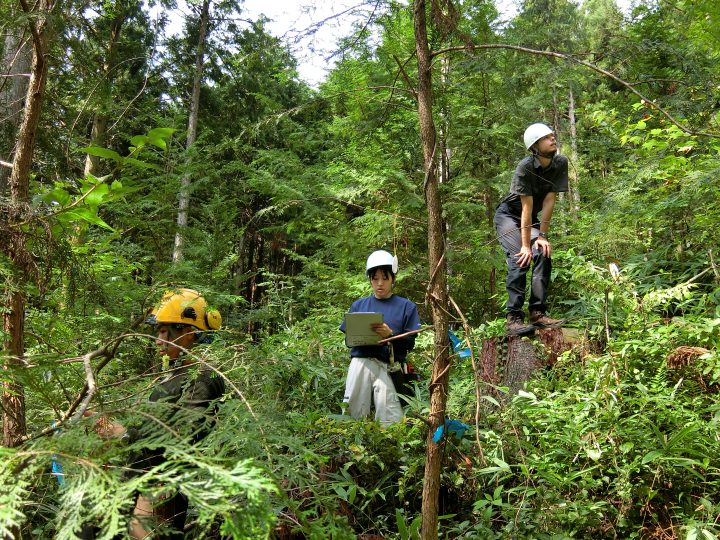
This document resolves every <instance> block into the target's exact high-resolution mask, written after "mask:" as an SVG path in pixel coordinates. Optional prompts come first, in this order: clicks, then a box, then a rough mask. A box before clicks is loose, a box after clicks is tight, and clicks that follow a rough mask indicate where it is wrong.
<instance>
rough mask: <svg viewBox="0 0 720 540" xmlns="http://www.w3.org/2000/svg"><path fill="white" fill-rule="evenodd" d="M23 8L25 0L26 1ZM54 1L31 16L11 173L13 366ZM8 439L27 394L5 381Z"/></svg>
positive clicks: (20, 342) (15, 431)
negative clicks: (29, 59) (26, 225)
mask: <svg viewBox="0 0 720 540" xmlns="http://www.w3.org/2000/svg"><path fill="white" fill-rule="evenodd" d="M22 5H23V8H24V9H26V11H29V9H28V8H26V4H25V3H24V2H23V4H22ZM51 6H52V4H51V1H50V0H40V2H39V4H38V7H37V9H36V10H34V11H33V12H32V13H31V15H32V17H31V18H30V21H31V22H30V23H29V24H30V28H31V32H32V35H33V40H32V42H33V56H32V65H31V71H30V82H29V86H28V92H27V97H26V99H25V110H24V117H23V121H22V124H21V125H20V130H19V132H18V139H17V143H16V150H15V156H14V159H13V168H12V173H11V174H10V204H9V209H8V214H7V215H8V225H9V227H8V229H7V230H8V231H9V233H8V235H7V236H8V238H6V239H5V240H4V242H3V244H2V246H3V250H4V251H6V253H7V256H8V258H9V259H10V260H11V261H12V263H13V266H14V270H15V272H14V275H15V276H16V278H15V279H11V280H8V282H7V284H6V287H5V297H6V304H5V305H6V306H7V308H8V309H7V311H6V312H5V313H4V314H3V328H4V330H5V333H6V336H7V337H6V341H5V350H6V351H7V352H8V353H9V358H8V365H7V366H6V367H7V368H8V370H9V371H10V370H12V368H19V367H20V366H22V358H23V356H24V354H25V342H24V333H25V299H24V297H23V289H24V286H23V285H24V280H25V276H26V274H27V272H28V269H29V268H30V267H31V265H32V256H31V255H30V253H29V252H28V250H27V248H26V246H25V235H24V232H23V231H22V230H21V229H20V227H18V226H16V224H18V223H21V222H23V221H24V220H25V217H26V216H27V213H28V202H29V185H30V166H31V164H32V156H33V151H34V149H35V137H36V131H37V126H38V122H39V120H40V110H41V106H42V100H43V95H44V93H45V83H46V82H47V54H48V37H47V34H46V17H47V15H48V12H49V11H50V9H51ZM2 405H3V443H4V444H5V446H16V445H17V444H18V443H19V441H20V440H21V438H22V437H23V435H25V432H26V427H25V396H24V391H23V388H22V386H21V385H19V384H15V383H9V384H6V385H5V387H4V388H3V398H2Z"/></svg>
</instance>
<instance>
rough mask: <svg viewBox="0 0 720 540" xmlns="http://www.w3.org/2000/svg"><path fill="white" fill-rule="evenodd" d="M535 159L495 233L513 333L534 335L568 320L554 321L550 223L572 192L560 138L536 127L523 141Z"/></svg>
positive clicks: (528, 161) (499, 215)
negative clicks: (563, 195) (561, 198)
mask: <svg viewBox="0 0 720 540" xmlns="http://www.w3.org/2000/svg"><path fill="white" fill-rule="evenodd" d="M523 140H524V142H525V148H527V149H528V150H529V151H530V152H532V155H530V156H527V157H525V158H524V159H522V160H521V161H520V163H518V165H517V168H516V169H515V174H514V175H513V179H512V183H511V184H510V194H509V195H508V196H506V197H505V198H504V199H503V200H502V201H500V204H498V206H497V209H496V210H495V230H496V231H497V234H498V240H499V241H500V245H501V246H502V248H503V250H504V251H505V256H506V257H507V268H508V273H507V281H506V287H507V293H508V301H507V334H508V335H510V336H518V335H520V336H523V335H531V334H533V333H534V332H535V329H536V328H556V327H558V326H560V325H561V324H562V323H563V322H564V321H561V320H557V319H552V318H550V317H548V315H547V313H546V311H547V303H546V302H547V290H548V286H549V285H550V272H551V270H552V263H551V259H550V255H551V252H552V249H551V247H550V239H549V238H550V235H549V229H550V220H551V219H552V214H553V209H554V207H555V198H556V196H557V193H560V192H563V191H567V190H568V160H567V158H566V157H565V156H561V155H559V154H558V153H557V141H556V139H555V133H554V132H553V130H552V129H550V128H549V127H548V126H546V125H545V124H532V125H530V126H529V127H528V128H527V129H526V130H525V134H524V136H523ZM531 263H532V279H531V283H530V305H529V311H530V319H529V322H530V324H526V323H525V312H524V309H523V306H524V304H525V286H526V278H525V276H526V274H527V272H528V270H529V269H530V267H531Z"/></svg>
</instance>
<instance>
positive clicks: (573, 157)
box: [568, 89, 580, 219]
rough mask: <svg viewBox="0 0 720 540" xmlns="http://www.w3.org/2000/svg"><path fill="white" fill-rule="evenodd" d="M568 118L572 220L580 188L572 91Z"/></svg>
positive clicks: (575, 211) (577, 204)
mask: <svg viewBox="0 0 720 540" xmlns="http://www.w3.org/2000/svg"><path fill="white" fill-rule="evenodd" d="M568 116H569V117H570V163H571V164H572V165H573V166H571V167H570V170H569V180H570V182H569V184H570V186H569V191H570V193H569V194H568V195H569V199H570V212H571V213H572V216H573V219H574V218H577V214H578V212H579V211H580V186H579V185H578V174H577V166H578V151H577V123H576V121H575V95H574V94H573V91H572V89H570V95H569V99H568Z"/></svg>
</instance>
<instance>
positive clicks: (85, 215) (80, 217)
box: [61, 207, 115, 231]
mask: <svg viewBox="0 0 720 540" xmlns="http://www.w3.org/2000/svg"><path fill="white" fill-rule="evenodd" d="M61 215H64V216H65V218H69V221H70V222H72V221H75V220H77V221H86V222H88V223H91V224H93V225H98V226H99V227H103V228H105V229H107V230H109V231H114V230H115V229H113V228H112V227H111V226H110V225H108V224H107V223H105V222H104V221H103V220H102V219H101V218H100V216H98V215H97V214H96V213H95V212H93V211H92V210H91V209H90V208H84V207H81V208H71V209H70V210H66V211H64V212H63V213H62V214H61Z"/></svg>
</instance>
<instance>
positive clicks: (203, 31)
mask: <svg viewBox="0 0 720 540" xmlns="http://www.w3.org/2000/svg"><path fill="white" fill-rule="evenodd" d="M209 21H210V0H204V1H203V5H202V11H201V13H200V32H199V34H198V47H197V54H196V56H195V75H194V77H193V88H192V96H191V98H190V118H189V120H188V131H187V142H186V145H185V148H187V149H188V150H189V149H190V148H191V147H192V146H193V145H194V144H195V140H196V139H197V124H198V114H199V109H200V85H201V84H202V78H203V69H204V64H205V43H206V41H207V33H208V25H209ZM189 207H190V173H189V172H186V173H185V174H183V177H182V180H181V182H180V194H179V195H178V216H177V227H178V228H177V232H176V233H175V248H174V249H173V262H175V263H176V262H178V261H181V260H182V258H183V247H184V243H185V238H184V234H185V229H186V227H187V221H188V208H189Z"/></svg>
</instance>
